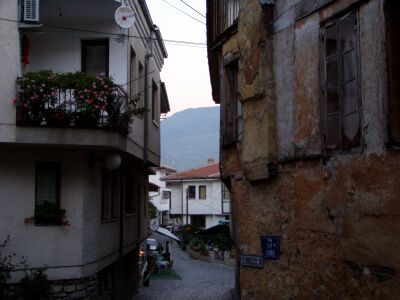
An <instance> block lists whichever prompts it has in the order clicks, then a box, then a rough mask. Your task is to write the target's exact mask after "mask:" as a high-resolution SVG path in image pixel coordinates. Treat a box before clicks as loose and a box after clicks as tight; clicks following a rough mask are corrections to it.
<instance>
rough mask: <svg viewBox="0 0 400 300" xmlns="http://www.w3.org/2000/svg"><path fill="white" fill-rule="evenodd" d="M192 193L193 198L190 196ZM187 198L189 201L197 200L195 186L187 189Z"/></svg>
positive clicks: (189, 186)
mask: <svg viewBox="0 0 400 300" xmlns="http://www.w3.org/2000/svg"><path fill="white" fill-rule="evenodd" d="M191 188H192V191H191ZM191 192H193V197H191V196H190V195H191ZM187 198H188V199H189V200H193V199H196V186H195V185H188V187H187Z"/></svg>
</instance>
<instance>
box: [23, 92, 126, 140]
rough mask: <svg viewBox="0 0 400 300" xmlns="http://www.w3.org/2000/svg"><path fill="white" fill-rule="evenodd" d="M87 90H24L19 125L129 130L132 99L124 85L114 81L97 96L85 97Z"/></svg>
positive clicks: (124, 131)
mask: <svg viewBox="0 0 400 300" xmlns="http://www.w3.org/2000/svg"><path fill="white" fill-rule="evenodd" d="M20 91H21V88H20ZM83 93H84V91H83V90H81V89H70V88H57V87H52V88H47V91H45V92H43V93H42V94H39V95H38V94H37V93H31V92H30V93H23V92H22V93H21V92H20V93H19V96H18V98H19V99H18V102H17V116H16V117H17V118H16V121H17V125H18V126H39V127H76V128H102V129H108V130H114V131H118V132H120V133H122V134H128V132H129V123H130V118H131V116H132V114H131V113H130V111H129V110H130V109H131V108H130V105H131V102H130V101H131V99H130V98H129V97H128V95H127V93H126V92H125V90H124V89H123V88H122V87H120V86H117V85H114V86H113V87H112V89H110V92H109V93H107V94H104V93H103V94H102V95H99V96H98V97H99V98H96V99H95V100H93V99H87V98H83Z"/></svg>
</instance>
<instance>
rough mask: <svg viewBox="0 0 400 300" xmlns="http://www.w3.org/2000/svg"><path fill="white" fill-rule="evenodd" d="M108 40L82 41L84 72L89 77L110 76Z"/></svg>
mask: <svg viewBox="0 0 400 300" xmlns="http://www.w3.org/2000/svg"><path fill="white" fill-rule="evenodd" d="M108 52H109V42H108V40H87V41H82V72H84V73H86V74H88V75H96V74H98V73H105V74H106V75H108Z"/></svg>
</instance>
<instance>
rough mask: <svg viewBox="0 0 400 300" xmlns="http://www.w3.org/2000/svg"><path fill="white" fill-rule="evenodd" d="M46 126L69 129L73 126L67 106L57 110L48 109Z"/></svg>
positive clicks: (61, 106)
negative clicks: (68, 127)
mask: <svg viewBox="0 0 400 300" xmlns="http://www.w3.org/2000/svg"><path fill="white" fill-rule="evenodd" d="M45 120H46V125H48V126H52V127H67V126H69V125H70V124H71V114H70V113H69V112H68V111H67V110H66V108H65V105H60V106H58V107H56V108H48V109H47V110H46V111H45Z"/></svg>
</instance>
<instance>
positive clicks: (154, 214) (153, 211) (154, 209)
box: [148, 201, 157, 219]
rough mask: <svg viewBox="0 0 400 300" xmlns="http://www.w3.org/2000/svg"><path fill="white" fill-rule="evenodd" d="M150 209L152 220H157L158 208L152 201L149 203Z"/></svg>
mask: <svg viewBox="0 0 400 300" xmlns="http://www.w3.org/2000/svg"><path fill="white" fill-rule="evenodd" d="M148 209H149V217H150V219H155V218H157V207H155V205H154V204H153V203H152V202H151V201H149V206H148Z"/></svg>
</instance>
